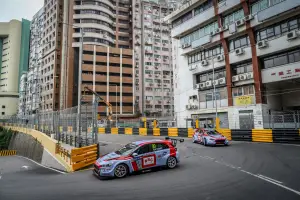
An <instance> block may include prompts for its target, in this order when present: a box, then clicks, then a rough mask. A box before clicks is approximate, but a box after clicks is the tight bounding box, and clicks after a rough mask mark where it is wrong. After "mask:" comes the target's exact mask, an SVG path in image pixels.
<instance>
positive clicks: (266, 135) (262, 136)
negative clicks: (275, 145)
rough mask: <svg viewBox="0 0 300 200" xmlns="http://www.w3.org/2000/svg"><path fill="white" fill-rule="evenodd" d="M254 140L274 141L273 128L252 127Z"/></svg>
mask: <svg viewBox="0 0 300 200" xmlns="http://www.w3.org/2000/svg"><path fill="white" fill-rule="evenodd" d="M252 141H253V142H273V134H272V129H252Z"/></svg>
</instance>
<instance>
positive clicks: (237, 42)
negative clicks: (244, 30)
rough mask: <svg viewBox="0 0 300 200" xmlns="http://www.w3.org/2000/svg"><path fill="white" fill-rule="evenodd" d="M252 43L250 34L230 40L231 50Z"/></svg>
mask: <svg viewBox="0 0 300 200" xmlns="http://www.w3.org/2000/svg"><path fill="white" fill-rule="evenodd" d="M249 45H250V40H249V36H243V37H240V38H237V39H233V40H230V41H229V50H230V51H233V50H235V49H238V48H241V47H246V46H249Z"/></svg>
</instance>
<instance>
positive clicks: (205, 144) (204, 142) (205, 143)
mask: <svg viewBox="0 0 300 200" xmlns="http://www.w3.org/2000/svg"><path fill="white" fill-rule="evenodd" d="M203 145H204V146H207V142H206V138H204V140H203Z"/></svg>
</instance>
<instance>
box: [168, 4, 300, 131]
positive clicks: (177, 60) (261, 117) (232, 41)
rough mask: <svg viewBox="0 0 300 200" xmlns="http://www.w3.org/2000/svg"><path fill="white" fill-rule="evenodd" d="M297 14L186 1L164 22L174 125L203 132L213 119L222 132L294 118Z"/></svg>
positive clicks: (293, 7) (282, 7) (285, 8)
mask: <svg viewBox="0 0 300 200" xmlns="http://www.w3.org/2000/svg"><path fill="white" fill-rule="evenodd" d="M299 6H300V2H299V1H295V0H276V1H275V0H251V1H240V0H222V1H221V0H218V1H217V0H206V1H190V2H189V3H188V4H185V5H183V6H182V7H181V8H180V9H178V10H176V11H174V12H173V13H172V14H171V15H169V16H168V17H167V18H166V20H169V21H171V23H172V26H173V28H172V37H173V43H172V44H173V49H174V51H173V57H174V77H175V79H174V85H175V87H174V89H175V113H176V117H177V121H178V122H179V123H181V122H182V123H183V124H182V125H184V123H185V121H184V118H191V117H194V118H199V119H200V122H201V123H203V124H204V123H207V121H213V120H214V119H215V112H217V115H218V117H219V118H221V121H222V124H221V125H222V126H225V127H229V128H232V129H238V128H248V129H249V128H250V129H251V128H263V127H268V123H269V120H270V117H272V113H273V112H275V111H281V112H285V111H286V112H287V111H295V110H299V106H300V103H299V102H300V101H299V97H300V94H299V90H298V88H299V86H300V85H299V77H300V68H299V61H300V60H299V58H300V37H299V29H300V17H299ZM214 87H215V89H214ZM270 114H271V115H270ZM265 116H268V117H267V118H265ZM283 120H284V121H285V122H288V120H291V119H287V118H284V119H283ZM201 125H202V124H201Z"/></svg>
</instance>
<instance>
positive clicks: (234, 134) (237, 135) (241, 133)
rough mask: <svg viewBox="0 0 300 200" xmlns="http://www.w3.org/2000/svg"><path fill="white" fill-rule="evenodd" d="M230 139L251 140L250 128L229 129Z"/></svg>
mask: <svg viewBox="0 0 300 200" xmlns="http://www.w3.org/2000/svg"><path fill="white" fill-rule="evenodd" d="M231 139H232V140H236V141H247V142H251V141H252V130H236V129H232V130H231Z"/></svg>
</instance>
